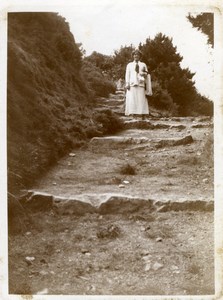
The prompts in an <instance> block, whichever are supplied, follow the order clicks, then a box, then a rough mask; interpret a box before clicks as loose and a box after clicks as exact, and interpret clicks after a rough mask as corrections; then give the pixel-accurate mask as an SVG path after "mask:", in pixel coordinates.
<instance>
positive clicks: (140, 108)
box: [125, 86, 149, 116]
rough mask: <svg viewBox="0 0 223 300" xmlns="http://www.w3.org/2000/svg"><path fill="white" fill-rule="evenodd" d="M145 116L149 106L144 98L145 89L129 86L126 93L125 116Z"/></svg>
mask: <svg viewBox="0 0 223 300" xmlns="http://www.w3.org/2000/svg"><path fill="white" fill-rule="evenodd" d="M132 114H134V115H147V114H149V105H148V102H147V99H146V96H145V89H144V87H141V86H131V87H130V90H127V92H126V100H125V115H126V116H128V115H132Z"/></svg>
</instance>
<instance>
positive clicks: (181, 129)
mask: <svg viewBox="0 0 223 300" xmlns="http://www.w3.org/2000/svg"><path fill="white" fill-rule="evenodd" d="M123 96H124V95H123V92H117V93H116V94H115V95H111V96H110V98H109V99H105V98H101V99H99V100H98V108H97V109H98V110H101V109H107V108H109V109H112V110H113V111H114V112H116V113H117V114H118V115H119V116H120V118H121V119H122V120H123V122H124V130H123V131H122V132H120V133H119V134H117V135H115V136H107V137H95V138H93V139H92V140H91V141H90V143H89V144H88V145H87V146H85V147H84V148H82V149H80V150H75V151H73V152H72V153H70V154H69V155H68V156H67V157H64V158H63V159H61V160H60V161H58V163H57V165H56V166H55V167H54V168H52V169H51V170H50V171H49V172H48V173H47V174H46V175H45V176H44V177H43V178H41V180H39V181H38V182H37V183H36V184H35V186H33V188H32V189H31V190H29V191H22V193H21V195H22V196H21V198H20V204H21V205H23V207H25V210H26V214H27V212H29V216H27V224H24V230H23V232H22V233H18V232H17V234H15V233H16V226H15V227H14V228H13V230H12V232H14V235H10V237H9V284H10V293H14V294H37V293H40V294H74V295H88V294H89V295H119V294H120V295H210V294H214V225H213V224H214V223H213V217H214V216H213V210H214V204H213V198H214V195H213V190H214V186H213V157H212V156H211V155H212V154H211V153H212V152H211V151H208V149H209V148H211V143H212V140H213V123H212V120H211V119H210V118H208V117H196V118H192V117H190V118H161V117H158V115H156V114H155V112H154V114H153V117H150V118H147V119H146V120H139V119H131V118H127V117H124V116H123ZM18 221H19V220H18Z"/></svg>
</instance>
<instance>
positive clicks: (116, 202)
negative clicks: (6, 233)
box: [19, 190, 214, 215]
mask: <svg viewBox="0 0 223 300" xmlns="http://www.w3.org/2000/svg"><path fill="white" fill-rule="evenodd" d="M19 200H20V202H21V204H22V205H23V206H24V207H26V208H28V209H29V210H31V211H48V210H52V209H53V210H54V211H56V212H57V213H58V214H62V215H64V214H74V215H84V214H86V213H99V214H125V213H131V212H136V211H138V210H140V209H146V210H149V211H158V212H167V211H184V210H185V211H213V210H214V202H213V201H201V200H197V201H194V200H193V201H190V200H187V201H156V200H152V199H145V198H139V197H131V196H126V195H123V194H113V193H108V194H81V195H74V196H70V197H58V196H55V195H51V194H47V193H40V192H38V191H32V190H30V191H28V192H27V194H25V195H23V196H22V197H21V198H20V199H19Z"/></svg>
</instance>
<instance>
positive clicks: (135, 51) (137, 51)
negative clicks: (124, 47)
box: [132, 49, 142, 56]
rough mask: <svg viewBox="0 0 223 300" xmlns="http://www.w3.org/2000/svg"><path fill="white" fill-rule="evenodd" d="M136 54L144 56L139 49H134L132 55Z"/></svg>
mask: <svg viewBox="0 0 223 300" xmlns="http://www.w3.org/2000/svg"><path fill="white" fill-rule="evenodd" d="M135 54H139V56H142V52H141V51H140V50H139V49H136V50H134V51H132V56H134V55H135Z"/></svg>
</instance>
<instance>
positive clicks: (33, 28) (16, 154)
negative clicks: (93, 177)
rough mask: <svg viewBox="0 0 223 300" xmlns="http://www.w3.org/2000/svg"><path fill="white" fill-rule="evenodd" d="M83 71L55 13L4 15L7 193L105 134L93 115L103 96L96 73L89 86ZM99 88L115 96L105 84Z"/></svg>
mask: <svg viewBox="0 0 223 300" xmlns="http://www.w3.org/2000/svg"><path fill="white" fill-rule="evenodd" d="M83 68H85V66H83V58H82V52H81V50H80V49H79V46H78V45H77V44H76V43H75V40H74V37H73V35H72V34H71V33H70V30H69V25H68V23H67V22H65V19H64V18H63V17H61V16H59V15H57V14H55V13H9V15H8V92H7V93H8V95H7V104H8V106H7V109H8V112H7V121H8V122H7V124H8V128H7V131H8V183H9V190H10V191H14V190H16V189H17V187H21V186H22V184H23V185H27V184H30V183H32V182H33V179H34V178H36V177H37V176H38V175H39V174H41V173H42V172H44V171H45V170H47V169H48V167H49V166H50V165H51V164H53V163H55V162H56V161H57V160H58V158H59V157H61V156H62V155H63V154H65V153H67V152H68V151H69V150H70V149H72V148H73V147H77V146H80V145H82V144H83V142H84V141H85V140H86V139H87V138H88V137H91V136H94V135H100V134H103V133H104V132H103V128H104V127H106V126H107V125H106V126H102V124H101V123H100V122H99V121H97V118H98V116H95V115H94V114H92V107H93V104H94V97H95V95H102V94H103V93H102V92H101V91H100V89H99V86H98V84H97V80H101V81H103V80H102V78H101V77H100V76H101V75H100V74H99V72H98V71H97V72H98V73H96V74H95V77H96V79H95V82H94V84H92V82H91V78H88V76H87V75H86V72H85V71H84V70H83ZM92 77H93V76H92ZM99 77H100V78H99ZM97 78H98V79H97ZM106 84H107V87H108V88H107V89H106ZM89 86H90V88H89ZM102 89H103V90H106V93H107V91H108V92H111V91H114V87H113V86H112V84H111V83H110V82H107V81H106V82H105V83H104V85H103V87H102ZM108 118H109V116H108ZM107 127H108V126H107ZM107 127H106V128H107ZM110 127H111V126H110ZM106 130H108V128H107V129H106Z"/></svg>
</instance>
